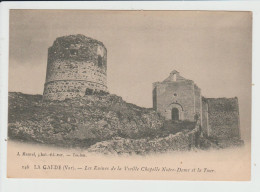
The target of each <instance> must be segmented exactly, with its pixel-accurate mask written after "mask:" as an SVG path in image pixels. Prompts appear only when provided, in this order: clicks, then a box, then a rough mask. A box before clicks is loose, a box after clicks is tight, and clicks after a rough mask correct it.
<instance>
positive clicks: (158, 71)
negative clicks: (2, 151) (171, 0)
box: [7, 9, 252, 181]
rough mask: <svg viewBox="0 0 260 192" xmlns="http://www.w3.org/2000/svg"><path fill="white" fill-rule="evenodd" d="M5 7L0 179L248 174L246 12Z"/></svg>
mask: <svg viewBox="0 0 260 192" xmlns="http://www.w3.org/2000/svg"><path fill="white" fill-rule="evenodd" d="M9 16H10V19H9V77H8V142H7V146H8V149H7V177H8V178H56V179H58V178H71V179H134V180H140V179H141V180H190V181H194V180H199V181H205V180H209V181H219V180H221V181H249V180H250V179H251V87H252V12H250V11H123V10H122V11H112V10H110V11H109V10H106V11H105V10H40V9H38V10H36V9H34V10H33V9H31V10H29V9H24V10H23V9H20V10H17V9H12V10H10V13H9Z"/></svg>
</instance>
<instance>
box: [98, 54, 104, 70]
mask: <svg viewBox="0 0 260 192" xmlns="http://www.w3.org/2000/svg"><path fill="white" fill-rule="evenodd" d="M102 65H103V61H102V57H101V56H100V55H99V56H98V66H99V67H102Z"/></svg>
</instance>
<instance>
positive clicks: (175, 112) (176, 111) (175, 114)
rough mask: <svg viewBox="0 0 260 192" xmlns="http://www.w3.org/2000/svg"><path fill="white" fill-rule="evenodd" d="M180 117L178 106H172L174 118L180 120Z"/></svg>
mask: <svg viewBox="0 0 260 192" xmlns="http://www.w3.org/2000/svg"><path fill="white" fill-rule="evenodd" d="M179 119H180V118H179V110H178V109H177V108H175V107H174V108H172V120H174V121H178V120H179Z"/></svg>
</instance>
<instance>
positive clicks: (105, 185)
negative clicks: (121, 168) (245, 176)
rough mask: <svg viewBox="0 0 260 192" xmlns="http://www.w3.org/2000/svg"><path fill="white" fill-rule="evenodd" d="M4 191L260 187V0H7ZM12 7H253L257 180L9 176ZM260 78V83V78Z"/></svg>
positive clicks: (2, 36) (1, 64) (1, 57)
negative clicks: (8, 126) (8, 120)
mask: <svg viewBox="0 0 260 192" xmlns="http://www.w3.org/2000/svg"><path fill="white" fill-rule="evenodd" d="M0 6H1V7H0V18H1V20H0V24H1V25H0V30H1V31H0V32H1V33H0V41H1V42H0V46H1V47H0V144H1V148H0V163H1V164H0V179H1V181H0V191H1V192H35V191H37V192H46V191H48V192H52V191H53V192H54V191H55V192H57V191H62V192H67V191H106V192H109V191H113V192H115V191H124V192H128V191H129V192H130V191H131V192H132V191H149V192H153V191H164V192H167V191H173V190H181V191H200V192H203V191H205V192H206V191H210V192H215V191H216V192H220V191H224V192H225V191H236V192H244V191H260V171H259V166H260V161H259V159H260V155H259V149H257V146H260V139H259V138H258V137H259V136H260V130H259V125H260V123H259V122H260V118H258V117H257V114H260V113H259V112H260V111H259V108H257V106H260V102H259V98H260V91H259V88H258V85H260V75H257V73H258V72H260V65H259V64H260V36H259V34H260V2H256V1H249V2H242V1H238V2H237V1H229V2H226V1H225V2H223V1H221V2H220V1H219V2H212V1H211V2H205V1H200V2H198V1H196V2H180V1H178V2H176V1H175V2H169V1H167V2H155V1H152V2H147V1H143V2H140V1H139V2H125V1H124V2H119V1H114V2H107V1H106V2H4V3H1V4H0ZM9 9H107V10H229V11H231V10H233V11H252V12H253V83H254V86H253V96H252V97H253V105H252V112H253V113H252V181H250V182H203V181H200V182H199V181H197V182H192V181H127V180H122V181H118V180H72V179H71V180H67V179H64V180H57V179H56V180H54V179H52V180H48V179H44V180H43V179H7V178H6V151H7V145H6V142H5V139H6V138H7V106H8V105H7V98H8V94H7V92H8V84H7V83H8V39H9V33H8V32H9V26H8V24H9V14H8V13H9ZM258 83H259V84H258Z"/></svg>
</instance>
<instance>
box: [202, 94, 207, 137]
mask: <svg viewBox="0 0 260 192" xmlns="http://www.w3.org/2000/svg"><path fill="white" fill-rule="evenodd" d="M201 128H202V132H203V134H204V135H206V136H209V123H208V103H207V99H206V98H204V97H203V98H202V124H201Z"/></svg>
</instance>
